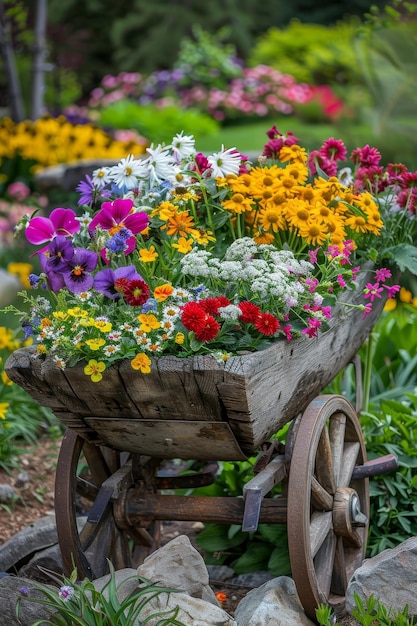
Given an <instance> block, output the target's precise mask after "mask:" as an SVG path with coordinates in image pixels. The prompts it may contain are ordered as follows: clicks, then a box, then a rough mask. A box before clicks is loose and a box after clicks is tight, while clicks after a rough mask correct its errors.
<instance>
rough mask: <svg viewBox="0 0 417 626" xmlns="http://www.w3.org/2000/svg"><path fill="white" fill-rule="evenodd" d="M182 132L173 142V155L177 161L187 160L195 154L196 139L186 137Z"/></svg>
mask: <svg viewBox="0 0 417 626" xmlns="http://www.w3.org/2000/svg"><path fill="white" fill-rule="evenodd" d="M183 133H184V131H183V130H182V131H181V132H180V133H178V134H177V135H175V137H173V139H172V142H171V146H170V148H171V150H172V155H173V157H174V159H175V160H176V161H181V160H182V159H186V158H188V157H190V156H191V155H193V154H194V153H195V139H194V136H193V135H184V134H183Z"/></svg>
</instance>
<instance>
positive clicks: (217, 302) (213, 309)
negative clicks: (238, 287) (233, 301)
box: [198, 296, 230, 315]
mask: <svg viewBox="0 0 417 626" xmlns="http://www.w3.org/2000/svg"><path fill="white" fill-rule="evenodd" d="M198 304H199V305H200V306H201V307H202V308H203V309H204V310H205V312H206V313H211V314H212V315H218V313H219V308H220V307H222V306H229V304H230V300H228V298H226V296H217V298H205V300H200V301H199V303H198Z"/></svg>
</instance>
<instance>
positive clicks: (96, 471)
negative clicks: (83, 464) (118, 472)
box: [83, 442, 111, 485]
mask: <svg viewBox="0 0 417 626" xmlns="http://www.w3.org/2000/svg"><path fill="white" fill-rule="evenodd" d="M83 453H84V456H85V459H86V461H87V464H88V467H89V469H90V472H91V475H92V477H93V481H94V483H95V484H96V485H101V483H104V481H105V480H106V479H107V478H108V477H109V476H110V474H111V472H110V469H109V466H108V464H107V462H106V459H105V458H104V455H103V452H102V451H101V450H100V448H99V447H98V446H93V444H91V443H88V442H86V443H85V444H84V446H83Z"/></svg>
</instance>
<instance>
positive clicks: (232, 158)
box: [207, 146, 241, 178]
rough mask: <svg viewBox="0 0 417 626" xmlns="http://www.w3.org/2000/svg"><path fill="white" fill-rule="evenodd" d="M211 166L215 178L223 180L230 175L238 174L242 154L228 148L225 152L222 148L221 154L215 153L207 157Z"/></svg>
mask: <svg viewBox="0 0 417 626" xmlns="http://www.w3.org/2000/svg"><path fill="white" fill-rule="evenodd" d="M207 160H208V162H209V163H210V166H211V171H212V175H213V177H214V178H217V177H220V178H223V177H224V176H227V175H228V174H238V173H239V167H240V161H241V158H240V153H239V152H238V151H237V150H236V148H228V149H227V150H225V148H224V146H222V149H221V152H215V153H214V154H212V155H210V156H208V157H207Z"/></svg>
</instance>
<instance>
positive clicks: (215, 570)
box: [206, 565, 235, 582]
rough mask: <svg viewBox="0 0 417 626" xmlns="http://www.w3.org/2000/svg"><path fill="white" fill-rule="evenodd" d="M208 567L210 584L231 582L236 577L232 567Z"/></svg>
mask: <svg viewBox="0 0 417 626" xmlns="http://www.w3.org/2000/svg"><path fill="white" fill-rule="evenodd" d="M206 567H207V572H208V575H209V580H210V582H214V581H216V582H225V581H226V580H227V581H230V579H231V578H233V577H234V575H235V572H234V570H232V568H231V567H227V565H207V566H206Z"/></svg>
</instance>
